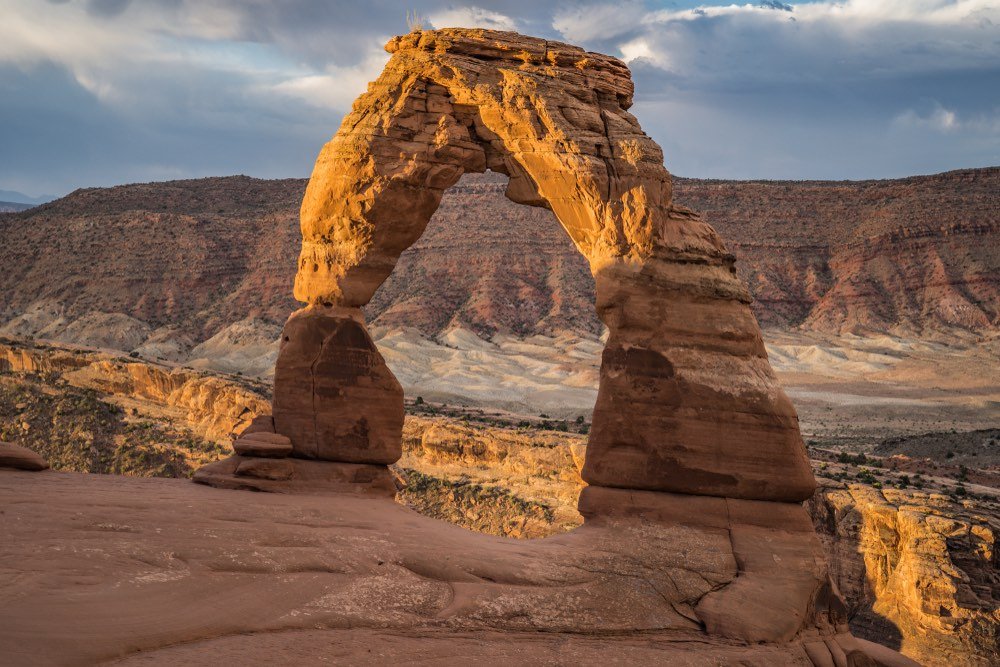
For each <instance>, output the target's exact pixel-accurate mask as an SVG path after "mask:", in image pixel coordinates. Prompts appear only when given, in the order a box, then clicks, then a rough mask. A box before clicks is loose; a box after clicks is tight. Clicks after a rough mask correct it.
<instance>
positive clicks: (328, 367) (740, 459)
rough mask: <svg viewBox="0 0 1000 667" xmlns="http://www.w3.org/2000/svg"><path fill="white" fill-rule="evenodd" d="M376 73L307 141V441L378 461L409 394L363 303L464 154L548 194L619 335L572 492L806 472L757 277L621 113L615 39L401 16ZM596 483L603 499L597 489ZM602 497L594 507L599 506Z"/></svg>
mask: <svg viewBox="0 0 1000 667" xmlns="http://www.w3.org/2000/svg"><path fill="white" fill-rule="evenodd" d="M386 49H387V50H388V51H389V52H390V53H392V57H391V59H390V61H389V63H388V64H387V66H386V68H385V70H384V71H383V73H382V75H381V76H380V77H379V78H378V79H377V80H376V81H374V82H372V83H371V84H370V85H369V88H368V91H367V92H366V93H364V94H363V95H361V97H359V98H358V99H357V101H356V102H355V103H354V107H353V110H352V111H351V113H350V114H348V115H347V116H346V117H345V119H344V121H343V123H342V124H341V127H340V130H339V131H338V132H337V134H336V136H334V138H333V139H332V140H331V141H330V142H329V143H328V144H327V145H326V146H325V147H324V148H323V150H322V152H321V153H320V156H319V159H318V160H317V162H316V166H315V169H314V171H313V175H312V178H311V180H310V182H309V187H308V189H307V191H306V195H305V199H304V201H303V204H302V214H301V226H302V251H301V255H300V258H299V264H298V274H297V276H296V280H295V296H296V298H297V299H299V300H300V301H302V302H305V303H306V304H308V305H307V306H306V307H305V308H303V309H302V310H300V311H298V312H296V313H295V314H293V315H292V317H291V318H289V321H288V323H287V324H286V326H285V331H284V334H283V342H282V347H281V352H280V354H279V358H278V362H277V366H276V371H275V394H274V428H275V430H276V431H277V432H278V433H280V434H282V435H285V436H287V437H289V438H290V439H291V441H292V446H293V451H294V453H295V455H297V456H299V457H303V458H316V459H323V460H331V461H342V462H350V463H371V464H387V463H392V462H394V461H395V460H396V459H397V458H398V457H399V455H400V431H401V427H402V420H403V396H402V389H401V387H400V385H399V383H398V382H397V381H396V380H395V378H394V377H393V376H392V374H391V372H390V371H389V369H388V368H387V367H386V365H385V363H384V361H383V359H382V357H381V355H380V354H379V353H378V350H377V349H376V348H375V346H374V343H373V342H372V340H371V338H370V336H369V335H368V333H367V331H366V329H365V324H364V318H363V316H362V314H361V310H360V308H361V307H362V306H363V305H365V304H366V303H367V302H368V301H369V299H371V297H372V295H373V294H374V293H375V290H376V289H377V288H378V287H379V285H381V283H382V282H383V281H384V280H385V279H386V278H387V277H388V275H389V274H390V273H391V271H392V269H393V267H394V266H395V263H396V260H397V259H398V257H399V255H400V254H401V253H402V252H403V251H404V250H405V249H406V248H407V247H409V246H410V245H411V244H413V243H414V242H415V241H416V240H417V239H418V238H419V237H420V235H421V233H422V232H423V231H424V228H425V227H426V225H427V222H428V220H429V219H430V217H431V215H432V214H433V213H434V211H435V209H436V208H437V206H438V204H439V203H440V200H441V195H442V193H443V192H444V190H446V189H447V188H448V187H450V186H451V185H453V184H455V183H456V182H457V181H458V179H459V177H460V176H461V175H462V174H463V173H465V172H482V171H485V170H486V169H491V170H493V171H498V172H501V173H504V174H507V175H508V176H509V178H510V183H509V185H508V188H507V196H508V197H509V198H510V199H512V200H513V201H515V202H519V203H523V204H529V205H534V206H545V207H548V208H550V209H551V210H552V211H553V213H554V214H555V216H556V218H557V219H558V220H559V222H560V223H561V225H562V226H563V228H564V229H565V230H566V232H567V233H568V234H569V236H570V237H571V238H572V240H573V242H574V243H575V245H576V247H577V248H578V249H579V251H580V252H581V253H582V254H583V255H584V256H585V257H586V259H587V260H588V262H589V263H590V268H591V271H592V272H593V274H594V278H595V282H596V288H597V303H596V307H597V311H598V314H599V316H600V317H601V319H602V320H603V321H604V323H605V324H606V325H607V326H608V328H609V330H610V336H609V339H608V342H607V346H606V349H605V351H604V355H603V358H602V364H601V375H600V387H599V392H598V399H597V404H596V406H595V409H594V417H593V426H592V429H591V434H590V442H589V445H588V448H587V455H586V463H585V466H584V470H583V477H584V479H585V480H586V481H587V482H588V483H589V484H590V485H591V489H592V490H588V492H587V493H588V494H589V496H590V499H591V500H590V501H587V499H586V498H587V494H585V497H584V500H583V501H581V502H582V503H587V502H590V503H591V504H593V502H595V501H596V499H597V498H599V497H602V496H601V495H600V491H599V488H598V489H594V487H610V488H623V489H637V490H649V491H666V492H673V493H681V494H694V495H703V496H718V497H725V498H738V499H749V500H768V501H782V502H796V501H801V500H804V499H806V498H807V497H809V496H810V495H811V494H812V492H813V489H814V485H815V482H814V479H813V476H812V472H811V470H810V468H809V462H808V459H807V457H806V454H805V449H804V446H803V443H802V439H801V436H800V434H799V429H798V419H797V417H796V414H795V411H794V408H793V407H792V405H791V403H790V401H789V400H788V398H787V397H786V396H785V394H784V393H783V392H782V390H781V389H780V387H779V386H778V383H777V381H776V379H775V376H774V373H773V371H772V369H771V367H770V364H769V362H768V360H767V355H766V352H765V349H764V344H763V341H762V338H761V333H760V329H759V326H758V325H757V322H756V320H755V319H754V317H753V315H752V314H751V311H750V308H749V302H750V298H749V295H748V293H747V291H746V289H745V288H744V286H743V285H742V284H741V283H740V282H739V280H738V279H737V277H736V274H735V270H734V268H733V261H734V260H733V256H732V255H731V254H729V253H728V252H727V250H726V249H725V246H724V245H723V243H722V241H721V240H720V238H719V237H718V235H717V234H716V233H715V231H714V230H713V229H712V228H711V227H710V226H709V225H708V224H707V223H706V222H704V221H702V220H701V219H700V218H699V217H698V216H697V215H695V214H694V213H692V212H690V211H687V210H684V209H681V208H679V207H676V206H674V205H673V204H672V202H671V185H670V175H669V173H668V172H667V170H666V169H665V168H664V166H663V154H662V151H661V150H660V148H659V147H658V146H657V145H656V143H655V142H654V141H653V140H652V139H650V138H649V137H648V136H647V135H646V134H645V133H644V132H643V131H642V129H641V128H640V126H639V123H638V121H637V120H636V119H635V118H634V117H633V116H632V115H631V114H629V113H628V108H629V107H630V106H631V104H632V95H633V84H632V81H631V76H630V73H629V70H628V68H627V67H626V66H625V65H624V64H623V63H621V62H620V61H618V60H616V59H614V58H611V57H608V56H604V55H600V54H595V53H589V52H585V51H583V50H582V49H579V48H577V47H573V46H569V45H566V44H562V43H557V42H550V41H546V40H542V39H534V38H527V37H523V36H520V35H516V34H513V33H503V32H495V31H485V30H440V31H425V32H413V33H410V34H408V35H404V36H402V37H396V38H394V39H393V40H391V41H390V42H389V44H388V45H387V46H386ZM598 504H600V502H598ZM591 509H593V508H591Z"/></svg>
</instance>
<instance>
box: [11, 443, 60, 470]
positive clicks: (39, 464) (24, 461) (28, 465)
mask: <svg viewBox="0 0 1000 667" xmlns="http://www.w3.org/2000/svg"><path fill="white" fill-rule="evenodd" d="M48 467H49V462H48V461H46V460H45V459H43V458H42V457H41V456H39V455H38V454H36V453H35V452H33V451H31V450H30V449H28V448H27V447H22V446H20V445H15V444H12V443H9V442H0V468H15V469H17V470H30V471H32V472H38V471H40V470H47V469H48Z"/></svg>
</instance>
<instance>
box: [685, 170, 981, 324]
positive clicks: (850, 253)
mask: <svg viewBox="0 0 1000 667" xmlns="http://www.w3.org/2000/svg"><path fill="white" fill-rule="evenodd" d="M677 192H678V199H679V200H680V201H683V202H684V203H685V204H686V205H688V206H690V207H692V208H694V209H696V210H698V211H700V212H702V213H703V214H704V215H705V216H706V217H707V218H708V219H709V220H712V221H713V224H715V225H716V226H717V227H718V228H719V229H720V231H721V233H722V234H723V236H724V237H725V238H726V240H727V242H728V243H729V245H730V247H731V249H732V250H733V252H735V253H736V255H737V257H739V258H740V260H741V261H740V262H738V263H737V268H738V269H739V271H740V273H741V277H742V278H744V280H746V281H747V283H748V284H749V285H750V289H751V291H752V292H753V294H754V298H755V300H756V302H757V303H756V312H757V315H758V317H759V318H760V319H761V321H762V323H763V324H765V325H772V326H778V327H785V326H798V325H801V326H803V327H805V328H807V329H814V330H818V331H827V332H834V333H845V332H851V331H857V332H866V331H887V332H890V333H897V334H904V333H905V334H909V335H917V336H921V335H922V336H928V335H935V334H940V333H952V334H954V333H962V332H975V331H995V330H996V328H997V326H998V323H1000V320H998V317H1000V279H998V276H1000V256H998V254H997V253H996V252H995V250H994V249H995V247H996V244H997V238H998V235H1000V215H998V213H997V211H998V210H1000V168H996V167H992V168H988V169H968V170H962V171H954V172H948V173H945V174H938V175H936V176H917V177H913V178H905V179H899V180H894V181H858V182H806V181H804V182H775V181H747V182H730V181H708V180H696V179H679V181H678V184H677Z"/></svg>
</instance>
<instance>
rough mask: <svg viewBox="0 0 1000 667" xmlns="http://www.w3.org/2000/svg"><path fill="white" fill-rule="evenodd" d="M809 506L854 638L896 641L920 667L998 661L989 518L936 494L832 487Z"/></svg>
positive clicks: (999, 586)
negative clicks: (921, 663)
mask: <svg viewBox="0 0 1000 667" xmlns="http://www.w3.org/2000/svg"><path fill="white" fill-rule="evenodd" d="M808 505H809V507H810V510H811V513H812V516H813V519H814V521H815V524H816V528H817V530H818V532H819V534H820V539H821V540H822V541H823V542H824V543H825V545H826V549H827V552H828V553H829V554H830V562H831V565H832V573H833V577H834V579H835V581H836V582H837V585H838V587H839V588H840V590H841V591H843V593H844V595H845V597H846V599H848V600H850V601H851V608H850V609H849V612H850V615H851V616H852V619H853V620H852V627H854V628H855V629H856V631H858V632H859V633H860V634H861V636H868V637H873V636H881V637H890V638H892V637H895V639H896V641H897V643H898V645H899V646H900V647H901V649H902V650H903V651H904V652H905V653H906V654H907V655H910V656H913V657H915V658H917V659H919V660H921V661H925V662H926V663H927V664H933V665H938V664H950V665H976V666H980V665H981V666H985V665H995V664H998V663H1000V572H998V561H1000V557H998V556H997V544H996V542H997V535H998V533H1000V520H998V518H997V516H996V515H995V514H994V513H991V512H984V511H982V510H979V509H977V508H976V507H975V505H974V504H972V503H969V504H968V505H967V506H965V507H963V506H962V505H960V504H956V503H954V502H949V500H948V499H947V497H946V496H943V495H940V494H928V493H923V492H914V491H897V490H894V489H883V490H878V489H873V488H866V487H861V486H857V485H851V486H850V487H845V486H843V485H837V484H835V483H832V482H829V483H828V484H827V485H826V486H825V487H824V488H822V489H820V491H819V492H817V494H816V496H815V497H814V498H813V499H812V500H811V501H810V502H809V503H808ZM943 656H947V661H945V660H944V659H943Z"/></svg>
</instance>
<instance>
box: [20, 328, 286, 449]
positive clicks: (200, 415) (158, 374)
mask: <svg viewBox="0 0 1000 667" xmlns="http://www.w3.org/2000/svg"><path fill="white" fill-rule="evenodd" d="M4 371H6V372H11V373H58V374H60V376H61V378H62V379H63V380H64V381H65V382H66V383H67V384H69V385H71V386H74V387H80V388H85V389H95V390H97V391H100V392H103V393H106V394H112V395H116V396H122V397H126V398H130V399H136V400H140V401H146V402H151V403H155V404H157V405H160V406H163V407H165V408H173V409H176V410H179V411H181V413H182V414H183V417H184V420H185V421H186V422H187V424H188V425H189V426H190V427H191V428H192V429H193V430H194V431H195V432H196V433H197V434H198V435H200V436H202V437H204V438H207V439H209V440H216V441H218V440H227V439H228V436H229V434H231V433H233V432H234V431H240V430H242V429H243V428H245V427H246V426H247V425H249V423H250V420H251V419H253V418H254V417H255V416H257V415H258V414H268V413H270V411H271V404H270V401H268V400H267V398H266V397H265V396H263V395H262V394H261V393H260V392H258V391H255V390H252V389H249V388H247V387H244V386H241V385H239V384H237V383H235V382H233V381H229V380H224V379H222V378H218V377H214V376H211V375H207V374H203V373H198V372H197V371H193V370H189V369H184V368H176V367H169V366H165V365H160V364H154V363H149V362H142V361H133V360H126V359H124V358H119V357H111V356H109V355H106V354H100V353H91V352H74V351H70V350H60V349H53V348H47V347H44V346H34V345H31V344H22V343H17V342H14V341H8V342H2V341H0V372H4Z"/></svg>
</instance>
